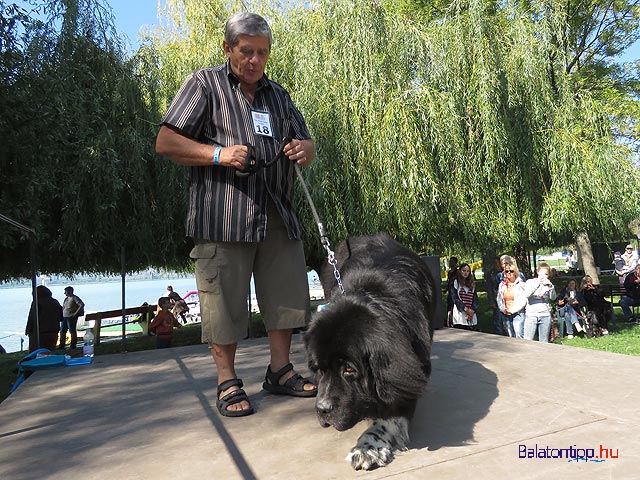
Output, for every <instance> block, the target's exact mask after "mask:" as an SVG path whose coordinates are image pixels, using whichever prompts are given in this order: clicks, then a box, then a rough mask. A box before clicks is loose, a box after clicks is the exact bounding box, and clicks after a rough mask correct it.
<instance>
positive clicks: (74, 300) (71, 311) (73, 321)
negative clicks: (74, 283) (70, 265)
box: [58, 287, 84, 350]
mask: <svg viewBox="0 0 640 480" xmlns="http://www.w3.org/2000/svg"><path fill="white" fill-rule="evenodd" d="M64 294H65V299H64V302H62V324H61V328H60V345H59V346H58V348H59V349H60V350H64V347H65V344H66V343H67V331H69V333H70V335H71V345H70V347H71V348H76V344H77V343H78V331H77V328H76V327H77V326H78V317H79V316H81V315H84V302H83V301H82V300H81V299H80V297H78V296H77V295H74V294H73V287H67V288H65V289H64Z"/></svg>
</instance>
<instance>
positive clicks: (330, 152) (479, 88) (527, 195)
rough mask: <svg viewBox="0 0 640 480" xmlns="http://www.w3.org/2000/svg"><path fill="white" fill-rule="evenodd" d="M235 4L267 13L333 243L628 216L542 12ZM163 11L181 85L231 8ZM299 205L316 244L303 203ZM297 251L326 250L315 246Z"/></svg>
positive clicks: (506, 234)
mask: <svg viewBox="0 0 640 480" xmlns="http://www.w3.org/2000/svg"><path fill="white" fill-rule="evenodd" d="M245 3H246V2H242V5H238V4H233V5H231V7H230V10H233V9H235V8H249V9H254V8H253V7H255V11H258V12H259V13H263V14H264V15H265V16H266V17H267V18H268V19H269V21H270V23H271V25H272V28H273V31H274V45H273V51H272V56H271V59H270V62H269V65H268V74H269V76H270V77H271V78H272V79H274V80H276V81H278V82H279V83H281V84H283V85H284V86H285V87H286V88H287V89H288V90H289V91H290V92H291V94H292V97H293V99H294V101H295V102H296V103H297V105H298V106H299V107H300V109H301V110H302V112H303V113H304V114H305V116H306V119H307V122H308V123H309V126H310V129H311V131H312V134H313V136H314V139H315V140H316V143H317V146H318V158H317V160H316V161H315V162H314V163H313V164H312V166H311V167H310V168H307V169H305V176H306V179H307V182H308V183H309V185H310V189H311V191H312V195H313V197H314V200H315V202H316V204H317V205H318V207H319V209H320V211H321V213H322V216H323V217H324V220H325V223H326V224H328V226H329V232H330V236H331V237H332V238H334V239H338V238H342V237H345V236H347V235H358V234H364V233H371V232H376V231H380V230H386V231H388V232H390V233H391V234H392V235H394V236H395V237H397V238H398V239H400V240H401V241H403V242H404V243H406V244H408V245H409V246H411V247H413V248H414V249H415V250H418V251H423V252H449V251H455V250H456V249H464V250H466V251H470V250H475V251H483V250H486V249H489V248H504V247H508V248H514V247H516V246H523V247H532V246H537V245H552V244H557V243H565V242H566V241H567V240H569V239H571V238H573V236H574V235H575V233H576V232H578V231H583V230H588V231H590V232H592V231H593V232H596V233H598V234H602V235H605V234H609V233H613V232H619V231H621V230H622V229H624V225H625V224H626V220H627V219H628V218H629V217H630V216H632V213H633V212H634V211H635V210H636V208H637V207H635V205H633V204H632V202H630V201H628V199H625V198H621V197H620V196H619V195H617V194H616V183H615V177H616V172H617V171H618V170H619V169H620V166H621V165H622V166H624V165H629V152H628V150H626V149H625V148H624V147H622V146H620V145H619V144H617V143H616V142H615V140H614V138H613V136H612V134H611V129H610V125H609V123H608V118H607V116H606V115H605V114H604V113H603V112H604V111H603V108H602V105H601V104H600V103H599V102H598V99H596V98H594V97H593V96H592V95H591V94H590V93H589V92H588V91H586V90H584V89H581V87H580V85H579V84H577V83H576V82H573V81H571V78H570V77H569V76H568V75H566V74H565V72H563V71H561V69H560V71H558V72H556V74H555V78H554V81H553V82H552V81H551V76H550V74H549V68H550V65H549V62H548V59H549V56H550V53H551V52H552V49H554V46H553V44H552V42H550V41H549V39H550V38H551V37H552V33H553V32H552V30H553V29H554V28H556V25H555V24H554V23H553V22H550V21H546V20H547V18H546V17H545V16H544V9H543V8H542V7H540V10H539V15H529V14H530V13H531V9H532V8H534V7H535V6H534V7H532V5H531V4H530V3H528V4H527V5H526V6H521V5H520V4H518V3H505V2H501V3H499V4H496V3H491V2H486V1H484V2H483V1H478V0H456V1H454V2H452V3H446V2H445V3H443V4H442V6H441V8H442V10H441V11H436V10H434V9H433V8H430V9H426V8H425V9H424V10H421V11H416V10H412V9H411V8H410V7H411V4H412V3H416V4H419V3H423V2H407V1H398V2H395V1H379V0H378V1H370V0H369V1H364V0H331V1H330V0H319V1H317V2H313V3H308V2H301V3H299V4H297V5H289V6H288V8H286V9H284V8H282V5H280V4H279V3H278V2H272V3H271V4H266V5H265V4H264V3H260V5H254V4H250V5H244V4H245ZM287 3H289V2H287ZM168 4H169V5H171V6H172V7H175V9H174V10H172V12H173V15H174V17H173V18H174V20H175V21H176V24H175V25H177V26H176V27H175V28H173V29H169V31H168V32H167V31H165V32H164V37H163V36H160V35H158V36H157V37H156V38H155V40H154V42H152V43H153V46H154V48H155V52H157V53H158V55H159V56H158V59H159V62H158V64H159V65H161V67H162V68H166V71H167V72H168V75H174V74H175V73H177V72H179V73H180V76H181V77H182V76H183V74H184V73H185V72H184V70H185V69H186V70H188V68H185V67H187V66H188V67H189V68H191V69H193V68H197V67H201V66H204V65H206V64H210V63H212V61H213V62H215V63H217V62H218V61H219V60H220V58H221V57H218V56H217V55H218V53H215V52H220V43H221V41H222V27H223V22H224V20H225V19H226V18H227V17H228V15H229V13H230V12H229V10H225V9H226V8H227V7H229V5H227V4H226V2H214V1H207V2H195V1H193V0H182V1H178V0H173V1H171V0H170V1H169V2H168ZM200 4H202V5H200ZM434 5H435V4H434ZM170 10H171V9H170ZM524 13H527V15H524ZM171 32H173V33H177V34H176V35H173V36H172V35H171ZM180 34H181V35H180ZM203 52H205V53H206V54H207V55H214V56H213V57H212V58H211V59H206V58H204V57H203V55H204V53H203ZM211 52H214V53H213V54H212V53H211ZM552 53H553V55H556V56H557V55H562V52H560V51H557V50H553V52H552ZM207 60H211V61H207ZM554 72H555V71H554ZM181 80H182V78H180V81H181ZM173 82H174V83H173V85H176V83H175V79H174V80H173ZM176 88H177V87H176ZM637 182H638V178H637V175H636V174H635V173H634V174H633V175H632V179H631V183H630V184H631V185H638V183H637ZM299 211H301V212H303V214H305V228H306V232H307V235H308V237H310V238H312V239H314V238H315V237H316V236H317V234H316V230H315V225H314V223H313V222H312V219H311V215H310V214H308V209H307V208H306V207H305V206H304V205H303V204H300V205H299ZM307 246H308V247H312V248H313V247H315V248H316V250H315V251H312V252H311V256H319V255H320V254H321V251H320V249H319V247H318V242H315V241H310V242H307ZM310 263H312V264H315V262H310Z"/></svg>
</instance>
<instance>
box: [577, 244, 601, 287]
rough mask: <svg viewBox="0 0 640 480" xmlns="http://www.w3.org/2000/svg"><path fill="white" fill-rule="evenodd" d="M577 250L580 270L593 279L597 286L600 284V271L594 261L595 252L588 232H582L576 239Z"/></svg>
mask: <svg viewBox="0 0 640 480" xmlns="http://www.w3.org/2000/svg"><path fill="white" fill-rule="evenodd" d="M576 248H577V249H578V268H580V267H582V268H581V269H582V270H583V271H584V274H585V275H589V276H590V277H591V278H592V279H593V283H594V284H595V285H599V284H600V277H599V276H598V269H597V268H596V262H595V260H594V259H593V250H592V249H591V240H589V235H588V234H587V232H581V233H579V234H578V236H577V237H576Z"/></svg>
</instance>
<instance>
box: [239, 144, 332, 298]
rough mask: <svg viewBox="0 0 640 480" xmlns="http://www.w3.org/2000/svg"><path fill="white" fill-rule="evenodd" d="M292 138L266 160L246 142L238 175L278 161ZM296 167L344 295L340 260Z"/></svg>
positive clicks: (242, 175) (241, 175)
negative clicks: (242, 164) (259, 156)
mask: <svg viewBox="0 0 640 480" xmlns="http://www.w3.org/2000/svg"><path fill="white" fill-rule="evenodd" d="M291 140H292V137H291V136H286V137H285V138H283V139H282V143H281V144H280V148H279V149H278V153H277V154H276V156H275V157H274V158H273V159H271V160H270V161H265V160H263V159H257V158H256V156H255V148H254V147H253V145H251V144H250V143H245V144H244V145H245V146H246V147H247V150H248V151H247V157H246V158H245V161H244V166H243V169H242V170H236V175H237V176H238V177H248V176H249V175H253V174H255V173H256V172H257V171H258V170H260V169H261V168H269V167H270V166H271V165H273V164H274V163H276V162H277V161H278V160H280V159H282V158H284V157H285V154H284V147H285V146H286V145H287V144H288V143H289V142H290V141H291ZM293 165H294V168H295V170H296V175H297V176H298V180H300V185H302V189H303V190H304V194H305V196H306V197H307V203H309V207H311V213H312V214H313V218H314V219H315V221H316V225H317V226H318V232H319V233H320V243H322V246H323V247H324V249H325V250H326V251H327V262H328V263H329V265H331V266H332V267H333V276H334V277H335V279H336V282H337V283H338V288H339V289H340V293H342V294H343V295H344V285H342V277H341V276H340V270H338V262H337V261H336V257H335V254H334V252H333V250H331V244H330V243H329V237H327V233H326V231H325V229H324V225H323V224H322V222H321V221H320V217H319V216H318V212H317V210H316V206H315V205H314V204H313V200H312V199H311V194H310V193H309V189H308V188H307V182H305V181H304V177H303V176H302V172H301V171H300V166H299V165H298V164H297V163H294V164H293Z"/></svg>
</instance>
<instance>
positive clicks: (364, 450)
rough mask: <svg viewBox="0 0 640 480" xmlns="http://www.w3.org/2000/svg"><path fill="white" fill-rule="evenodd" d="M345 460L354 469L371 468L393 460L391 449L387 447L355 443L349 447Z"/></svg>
mask: <svg viewBox="0 0 640 480" xmlns="http://www.w3.org/2000/svg"><path fill="white" fill-rule="evenodd" d="M346 460H347V462H350V463H351V466H352V467H353V468H354V469H355V470H373V469H375V468H378V467H384V466H386V465H389V464H390V463H391V461H392V460H393V451H392V450H391V449H390V448H389V447H374V446H372V445H369V446H367V445H362V446H359V445H357V446H355V447H353V448H352V449H351V451H350V452H349V455H347V458H346Z"/></svg>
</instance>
